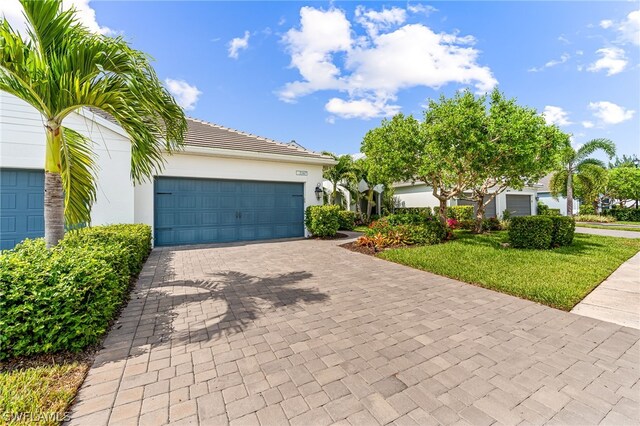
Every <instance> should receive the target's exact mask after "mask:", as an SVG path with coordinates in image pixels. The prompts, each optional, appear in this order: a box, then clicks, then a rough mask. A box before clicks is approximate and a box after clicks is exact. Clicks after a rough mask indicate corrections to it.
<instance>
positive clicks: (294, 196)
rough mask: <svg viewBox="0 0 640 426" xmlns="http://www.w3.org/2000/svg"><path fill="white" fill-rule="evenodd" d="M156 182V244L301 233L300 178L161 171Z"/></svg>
mask: <svg viewBox="0 0 640 426" xmlns="http://www.w3.org/2000/svg"><path fill="white" fill-rule="evenodd" d="M181 181H188V182H181ZM155 188H156V207H155V209H156V212H155V218H156V227H157V229H158V235H157V237H156V244H158V245H172V244H193V243H215V242H231V241H238V240H257V239H269V238H283V237H297V236H303V235H304V226H303V221H304V198H303V196H302V194H303V191H304V186H303V184H300V183H292V184H290V183H280V182H258V181H225V180H211V179H189V178H165V177H160V178H157V179H156V187H155Z"/></svg>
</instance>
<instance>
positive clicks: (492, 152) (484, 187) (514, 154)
mask: <svg viewBox="0 0 640 426" xmlns="http://www.w3.org/2000/svg"><path fill="white" fill-rule="evenodd" d="M479 99H480V100H483V101H484V97H480V98H479ZM484 123H485V124H484V126H483V131H482V132H480V133H479V137H480V139H479V145H480V148H479V149H478V151H477V153H476V154H475V156H474V158H473V162H472V164H471V167H472V168H474V169H476V173H475V175H476V176H477V178H478V179H477V181H476V182H475V183H474V184H473V185H472V187H471V194H470V196H469V197H465V198H467V199H470V200H472V201H473V202H474V203H475V204H476V224H475V231H476V232H481V231H482V219H483V218H484V212H485V209H486V207H487V205H489V203H491V201H492V200H494V199H495V197H496V196H497V195H498V194H500V193H501V192H504V191H505V190H506V189H507V188H514V189H522V188H523V187H525V186H529V185H533V184H535V183H536V182H538V181H539V180H540V179H541V178H542V177H543V176H545V175H546V174H548V173H549V172H550V171H552V170H554V169H556V168H557V167H558V165H559V159H560V154H561V153H562V152H563V150H565V149H567V148H568V147H569V146H570V142H569V136H568V135H567V134H565V133H563V132H561V131H560V129H558V127H556V126H552V125H547V123H546V122H545V120H544V118H543V117H542V116H540V115H539V114H538V113H537V111H536V110H535V109H533V108H529V107H524V106H520V105H518V104H517V103H516V100H515V99H506V98H505V97H504V95H503V94H502V93H500V92H499V91H498V90H497V89H496V90H494V91H493V92H492V93H491V94H490V95H489V105H488V109H486V110H485V116H484Z"/></svg>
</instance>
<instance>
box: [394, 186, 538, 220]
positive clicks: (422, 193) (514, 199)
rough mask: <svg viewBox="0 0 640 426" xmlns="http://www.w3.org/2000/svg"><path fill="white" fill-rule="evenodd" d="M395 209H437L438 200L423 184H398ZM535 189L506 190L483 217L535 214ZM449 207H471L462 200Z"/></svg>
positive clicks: (449, 202) (395, 194)
mask: <svg viewBox="0 0 640 426" xmlns="http://www.w3.org/2000/svg"><path fill="white" fill-rule="evenodd" d="M393 195H394V201H395V204H396V207H431V208H435V209H437V208H438V207H439V206H440V202H439V200H438V199H437V198H436V197H435V196H434V195H433V194H432V188H431V186H429V185H427V184H426V183H424V182H398V183H395V184H394V185H393ZM536 197H537V187H536V186H533V187H525V188H523V189H522V190H516V189H513V188H507V189H506V190H505V191H504V192H502V193H500V194H498V195H497V196H496V198H495V199H494V200H493V201H492V202H491V203H489V205H487V208H486V211H485V217H502V213H503V212H504V211H505V210H508V211H509V212H510V213H511V215H512V216H528V215H535V214H536V213H537V208H536V207H537V200H536ZM448 205H449V206H456V205H473V203H472V202H471V201H467V200H464V199H456V198H453V199H450V200H449V201H448Z"/></svg>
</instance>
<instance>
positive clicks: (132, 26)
mask: <svg viewBox="0 0 640 426" xmlns="http://www.w3.org/2000/svg"><path fill="white" fill-rule="evenodd" d="M74 2H75V3H76V4H78V5H79V7H80V8H81V9H82V13H83V20H86V21H87V22H88V23H89V25H91V26H93V27H95V28H96V31H101V32H104V33H109V34H115V33H120V34H122V35H123V36H124V37H125V38H126V39H127V40H128V41H130V42H131V43H132V45H133V46H134V47H135V48H138V49H141V50H143V51H146V52H148V53H149V54H150V55H151V56H153V58H154V59H155V63H154V64H155V67H156V70H157V72H158V75H159V77H160V78H161V79H162V80H165V81H166V82H167V84H168V85H169V87H170V89H171V90H172V91H174V93H175V94H176V96H177V98H178V99H180V100H181V102H183V104H184V105H185V106H187V107H188V108H189V110H188V111H187V112H188V114H189V115H191V116H194V117H197V118H201V119H204V120H208V121H211V122H214V123H218V124H221V125H224V126H228V127H231V128H236V129H240V130H243V131H247V132H251V133H255V134H258V135H261V136H266V137H271V138H274V139H277V140H281V141H289V140H291V139H295V140H296V141H297V142H299V143H300V144H302V145H303V146H305V147H307V148H310V149H313V150H330V151H334V152H338V153H346V152H357V151H358V150H359V147H360V142H361V140H362V137H363V136H364V134H365V133H366V131H367V130H368V129H370V128H372V127H375V126H377V125H378V124H379V122H380V120H381V119H382V118H383V117H384V116H388V115H391V114H393V113H395V112H398V111H401V112H404V113H407V114H414V115H416V116H420V115H421V114H422V109H423V108H422V106H421V105H424V104H425V102H426V100H427V99H428V98H435V97H438V96H439V95H440V94H445V95H451V94H452V93H454V92H455V91H456V90H459V89H461V88H467V87H468V88H471V89H472V90H474V91H477V92H482V91H484V90H487V89H488V88H491V87H493V86H494V85H498V87H499V88H500V90H502V91H504V92H505V93H506V95H507V96H509V97H516V98H518V100H519V102H520V103H521V104H524V105H528V106H532V107H534V108H536V109H538V111H540V112H543V111H546V113H545V115H546V117H547V119H548V120H552V121H553V122H555V123H557V124H558V125H560V126H561V128H562V129H563V130H565V131H567V132H569V133H572V134H573V135H574V143H575V144H580V143H582V142H585V141H587V140H589V139H592V138H599V137H606V138H610V139H612V140H613V141H614V142H615V143H616V144H617V146H618V151H619V153H620V154H623V153H624V154H632V153H635V154H638V153H639V152H640V120H639V117H640V36H639V33H638V31H639V27H640V11H639V3H638V2H410V3H407V2H386V3H385V2H259V3H258V2H205V1H201V2H171V1H163V2H150V1H140V2H126V1H91V2H88V1H87V0H74ZM94 12H95V14H94ZM234 39H236V40H235V41H233V40H234ZM232 46H234V47H235V48H233V49H232Z"/></svg>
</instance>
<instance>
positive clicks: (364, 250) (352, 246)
mask: <svg viewBox="0 0 640 426" xmlns="http://www.w3.org/2000/svg"><path fill="white" fill-rule="evenodd" d="M340 247H342V248H346V249H347V250H351V251H355V252H356V253H362V254H368V255H369V256H375V255H376V254H378V253H381V252H383V251H385V250H389V249H394V248H400V247H407V246H403V245H401V244H396V245H393V246H389V247H385V248H383V249H382V250H380V249H374V248H373V247H367V246H359V245H357V244H356V242H355V241H352V242H350V243H345V244H340Z"/></svg>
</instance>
